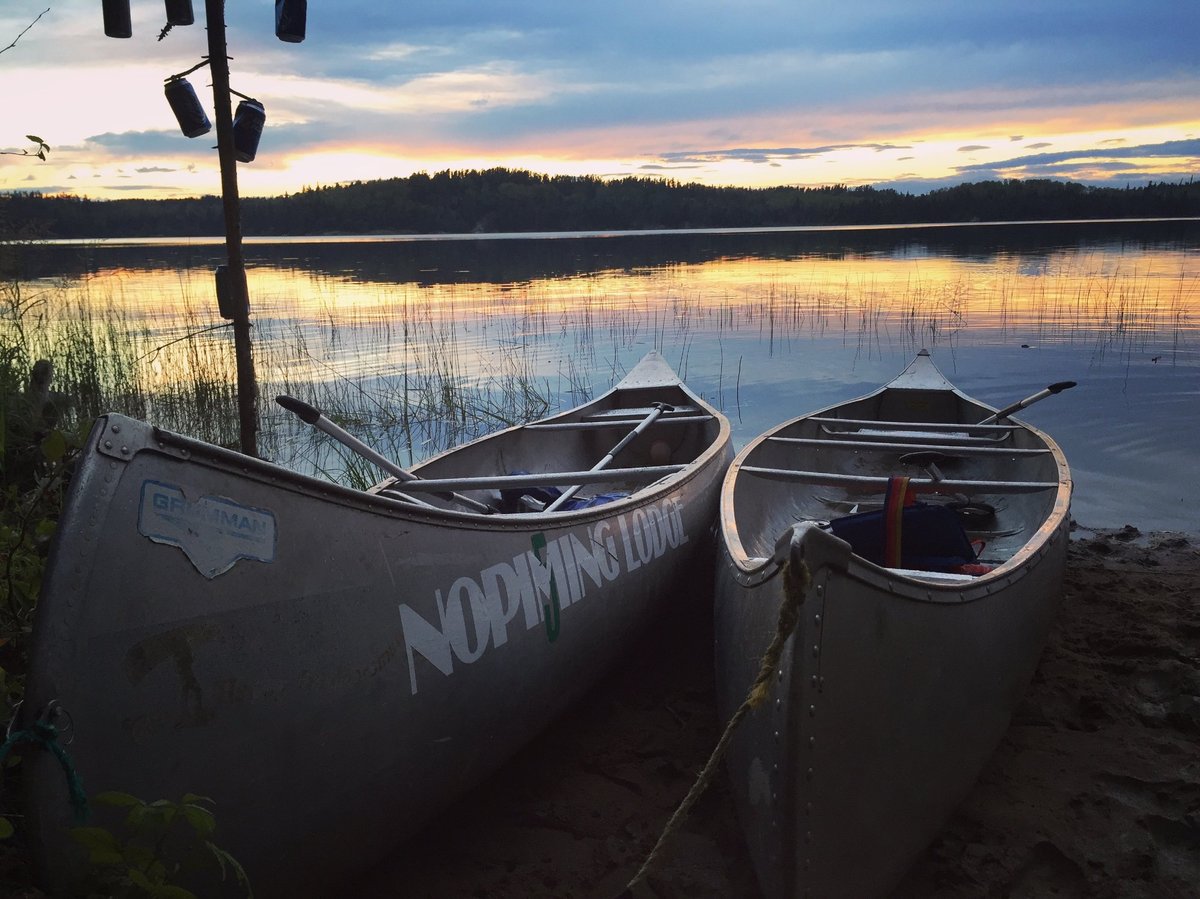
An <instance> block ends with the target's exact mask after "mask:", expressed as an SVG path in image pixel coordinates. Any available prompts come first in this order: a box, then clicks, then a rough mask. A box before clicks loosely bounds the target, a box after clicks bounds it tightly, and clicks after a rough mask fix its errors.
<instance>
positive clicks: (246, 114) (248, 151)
mask: <svg viewBox="0 0 1200 899" xmlns="http://www.w3.org/2000/svg"><path fill="white" fill-rule="evenodd" d="M266 120H267V114H266V111H265V110H264V109H263V105H262V104H261V103H259V102H258V101H257V100H243V101H242V102H240V103H239V104H238V105H237V109H236V110H234V113H233V155H234V156H235V157H236V158H237V161H238V162H253V161H254V156H255V154H256V153H258V140H259V138H260V137H262V130H263V123H264V122H266Z"/></svg>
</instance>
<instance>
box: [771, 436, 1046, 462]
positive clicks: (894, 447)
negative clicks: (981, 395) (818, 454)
mask: <svg viewBox="0 0 1200 899" xmlns="http://www.w3.org/2000/svg"><path fill="white" fill-rule="evenodd" d="M827 433H831V434H835V433H841V432H838V431H828V432H827ZM767 440H769V441H770V442H772V443H786V444H790V445H792V446H816V447H828V448H830V449H854V450H868V451H869V450H880V451H885V452H886V451H894V452H898V453H904V452H925V451H930V450H932V451H941V452H945V453H950V454H951V455H955V456H986V455H999V456H1045V455H1049V453H1050V450H1048V449H1040V448H1029V449H1017V448H1015V447H1014V448H1011V449H1010V448H1008V447H1003V446H978V445H975V444H965V445H953V444H938V443H885V442H882V441H876V440H871V441H865V440H862V439H859V440H834V439H832V438H829V437H768V438H767ZM988 442H991V441H990V440H989V441H988Z"/></svg>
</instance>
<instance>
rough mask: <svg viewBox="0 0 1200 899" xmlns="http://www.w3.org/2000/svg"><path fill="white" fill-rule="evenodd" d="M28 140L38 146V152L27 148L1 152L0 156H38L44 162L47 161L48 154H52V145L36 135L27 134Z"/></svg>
mask: <svg viewBox="0 0 1200 899" xmlns="http://www.w3.org/2000/svg"><path fill="white" fill-rule="evenodd" d="M25 139H26V140H30V141H33V142H34V143H35V144H37V150H36V151H34V150H30V149H29V148H28V147H26V148H25V149H24V150H20V151H17V150H0V156H36V157H37V158H38V159H40V160H42V162H45V161H46V154H47V153H49V152H50V145H49V144H48V143H46V142H45V141H44V140H42V139H41V138H40V137H38V136H37V135H36V134H26V135H25Z"/></svg>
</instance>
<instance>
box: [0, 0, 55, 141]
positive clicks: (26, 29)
mask: <svg viewBox="0 0 1200 899" xmlns="http://www.w3.org/2000/svg"><path fill="white" fill-rule="evenodd" d="M48 12H50V7H48V6H47V7H46V8H45V9H43V10H42V11H41V12H40V13H38V14H37V18H36V19H34V20H33V21H32V22H30V23H29V24H28V25H26V26H25V28H24V29H23V30H22V31H21V33H20V34H18V35H17V36H16V37H14V38H13V39H12V43H10V44H9V45H8V46H7V47H4V48H3V49H0V53H7V52H8V51H9V50H11V49H12V48H13V47H15V46H16V45H17V41H19V40H20V39H21V38H23V37H24V36H25V32H26V31H28V30H29V29H30V28H32V27H33V26H34V25H36V24H37V23H38V22H39V21H40V20H41V18H42V16H44V15H45V14H46V13H48ZM31 140H32V138H31ZM47 149H49V148H48V147H47Z"/></svg>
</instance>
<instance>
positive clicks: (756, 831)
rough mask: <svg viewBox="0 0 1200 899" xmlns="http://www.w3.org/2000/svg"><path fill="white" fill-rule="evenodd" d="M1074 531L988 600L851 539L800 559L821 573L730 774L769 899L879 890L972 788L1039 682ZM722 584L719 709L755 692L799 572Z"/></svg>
mask: <svg viewBox="0 0 1200 899" xmlns="http://www.w3.org/2000/svg"><path fill="white" fill-rule="evenodd" d="M1066 545H1067V530H1066V524H1065V522H1064V523H1063V524H1062V525H1060V527H1059V529H1058V531H1057V532H1056V533H1055V534H1054V535H1053V536H1052V537H1051V538H1050V539H1049V540H1048V541H1047V542H1046V544H1045V546H1044V548H1043V551H1042V553H1041V555H1040V556H1039V558H1038V559H1037V560H1035V562H1034V563H1032V564H1030V565H1028V566H1024V567H1022V568H1021V569H1020V570H1019V571H1017V572H1014V574H1013V576H1012V577H1011V579H1006V580H1005V581H1004V583H1002V584H1000V583H997V584H994V585H992V587H991V589H990V590H988V589H987V588H984V589H983V590H981V591H979V593H978V594H977V595H964V594H963V593H961V592H958V591H951V592H947V591H945V590H940V591H939V590H934V591H932V592H929V591H925V590H917V591H905V590H903V589H896V585H894V584H889V583H887V582H886V581H884V580H883V579H881V578H879V577H878V576H877V575H876V573H875V572H874V571H871V570H869V569H868V568H867V566H865V565H863V564H862V563H860V562H858V561H857V559H856V558H855V557H854V556H852V555H851V554H850V553H849V550H848V547H846V546H845V544H844V543H842V541H840V540H838V539H837V538H836V537H833V536H832V535H830V534H828V533H826V532H825V531H821V530H819V529H813V530H812V531H810V532H807V533H806V534H805V535H804V537H803V538H802V539H801V540H800V545H799V546H798V547H797V548H796V558H797V559H800V560H804V561H805V564H807V565H808V567H809V571H810V574H811V576H812V588H811V589H810V590H809V591H808V593H807V594H806V595H805V597H804V601H803V604H802V606H801V614H800V619H799V624H798V625H797V628H796V631H795V632H794V634H793V636H792V637H791V638H790V639H789V640H788V642H787V646H786V649H785V653H784V657H783V659H782V661H781V663H780V666H779V669H778V672H777V674H776V677H775V678H774V681H773V683H772V687H771V692H770V694H769V696H768V699H767V702H766V703H764V704H763V705H762V706H761V707H759V708H758V709H756V710H755V711H754V712H752V713H751V714H750V715H749V716H748V717H747V718H746V719H745V720H744V721H743V722H742V725H741V728H740V729H739V733H738V735H737V738H736V739H735V740H734V741H733V743H732V744H731V746H730V750H729V757H728V766H729V771H730V774H731V779H732V781H733V784H734V792H735V797H736V802H737V805H738V812H739V817H740V819H741V821H742V822H743V826H744V828H745V830H746V835H747V842H748V844H749V846H750V849H751V854H752V857H754V861H755V867H756V869H757V870H758V872H759V878H760V882H761V883H762V886H763V890H764V893H765V895H767V896H769V897H790V896H804V895H810V894H811V895H813V896H833V895H846V896H880V895H886V894H887V892H888V891H889V890H890V889H891V888H892V887H894V886H895V884H896V883H898V882H899V880H900V879H901V878H902V877H903V875H904V872H905V871H906V870H907V869H908V867H909V866H910V865H911V864H912V862H913V861H914V859H915V858H916V857H917V856H918V855H919V854H920V853H921V851H922V850H923V849H924V848H925V847H926V846H927V845H928V843H929V842H930V840H932V839H933V837H934V836H935V835H936V834H937V832H938V831H939V830H940V829H941V827H942V826H943V825H944V823H945V821H946V819H947V818H948V817H949V816H950V814H951V813H952V811H953V810H954V808H955V807H956V806H957V805H958V803H960V802H961V801H962V799H963V798H964V797H965V796H966V795H967V793H968V792H969V791H970V789H971V786H972V785H973V784H974V782H975V780H976V778H977V777H978V774H979V771H980V770H981V769H982V768H983V766H984V764H985V763H986V761H987V759H988V758H989V757H990V756H991V754H992V752H993V751H994V749H995V746H996V744H997V743H998V742H999V740H1000V738H1001V737H1002V736H1003V734H1004V731H1005V729H1006V728H1007V727H1008V723H1009V719H1010V716H1011V713H1012V710H1013V708H1015V706H1016V705H1017V703H1018V701H1019V699H1020V697H1021V696H1022V695H1023V694H1024V692H1025V690H1026V689H1027V687H1028V684H1029V680H1030V678H1031V677H1032V675H1033V671H1034V668H1035V667H1036V665H1037V659H1038V656H1039V654H1040V650H1041V647H1042V645H1043V643H1044V641H1045V636H1046V633H1047V631H1048V629H1049V626H1050V623H1051V621H1052V619H1053V616H1054V612H1055V610H1056V608H1057V606H1056V604H1055V603H1054V602H1051V601H1048V597H1053V596H1056V595H1057V591H1058V590H1059V589H1060V587H1061V581H1062V573H1063V566H1064V564H1065V559H1066ZM745 580H746V579H745V578H744V577H742V576H741V572H739V571H737V570H736V569H735V568H733V567H732V566H731V565H730V564H729V563H728V561H724V562H722V563H721V567H720V571H719V574H718V587H717V595H718V598H719V599H718V604H717V618H716V633H717V658H718V659H719V668H718V671H717V684H718V691H719V695H718V708H719V710H720V713H721V715H722V717H723V718H726V719H727V717H728V716H730V715H732V713H733V711H734V710H735V709H736V708H737V706H738V705H739V704H740V703H741V702H742V700H743V699H745V697H746V692H747V689H748V685H749V684H750V683H752V682H753V680H754V677H755V675H756V674H757V671H758V662H759V659H760V658H761V656H762V652H763V650H764V648H765V647H766V646H767V645H768V644H769V643H770V640H771V638H772V636H773V635H774V634H775V630H776V626H777V622H778V617H779V609H780V606H781V603H782V602H783V599H784V597H783V578H782V577H775V578H773V579H772V580H770V581H768V582H766V583H763V584H758V585H757V586H753V585H748V584H747V583H746V582H745Z"/></svg>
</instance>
